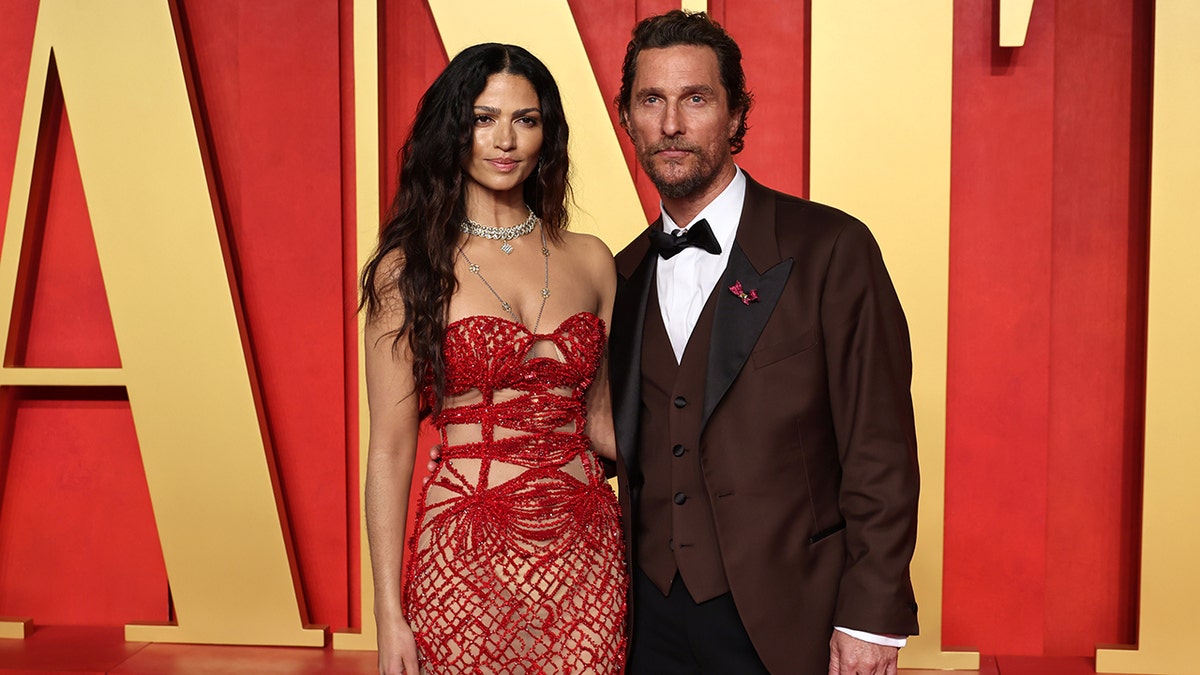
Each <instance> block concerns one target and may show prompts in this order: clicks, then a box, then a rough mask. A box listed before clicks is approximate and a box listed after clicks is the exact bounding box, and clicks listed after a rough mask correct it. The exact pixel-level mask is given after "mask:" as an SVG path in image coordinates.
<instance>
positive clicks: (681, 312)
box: [656, 169, 746, 364]
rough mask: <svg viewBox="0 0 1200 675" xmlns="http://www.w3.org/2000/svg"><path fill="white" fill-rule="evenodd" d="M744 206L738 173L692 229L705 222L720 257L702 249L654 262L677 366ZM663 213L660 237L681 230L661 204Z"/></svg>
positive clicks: (742, 183)
mask: <svg viewBox="0 0 1200 675" xmlns="http://www.w3.org/2000/svg"><path fill="white" fill-rule="evenodd" d="M745 201H746V175H745V174H743V173H742V170H741V169H738V170H737V173H736V174H735V175H734V177H733V180H732V181H730V183H729V185H727V186H725V189H724V190H723V191H722V192H721V194H719V195H717V196H716V198H715V199H713V200H712V201H711V202H709V203H708V206H705V207H704V208H703V209H701V210H700V213H697V214H696V217H695V218H693V219H692V222H690V223H687V224H686V225H685V226H683V229H684V230H686V229H687V228H689V227H691V226H692V224H693V223H695V222H696V221H698V220H700V219H701V218H703V219H704V220H707V221H708V225H709V227H711V228H712V231H713V236H715V237H716V238H717V243H718V244H720V245H721V252H720V253H718V254H716V255H713V254H712V253H709V252H708V251H705V250H704V249H701V248H696V247H694V246H693V247H691V248H685V249H683V250H682V251H680V252H679V253H677V254H675V255H674V256H672V257H671V259H670V260H664V259H663V258H662V257H659V259H658V274H657V275H656V276H657V277H658V278H657V283H658V307H659V309H660V310H661V311H662V319H663V324H664V325H665V326H666V327H667V335H668V336H669V337H670V338H671V350H672V351H674V352H675V363H676V364H678V363H680V362H682V361H683V350H684V349H686V348H687V343H688V339H689V338H690V337H691V336H692V329H693V328H695V327H696V321H698V320H699V319H700V310H702V309H704V303H706V302H708V296H709V295H710V294H711V293H712V290H713V286H716V285H717V282H718V281H720V279H721V275H722V274H723V273H724V272H725V267H726V266H727V265H728V264H729V252H730V251H731V250H732V249H733V240H734V237H736V236H737V228H738V222H739V221H740V220H741V219H742V203H743V202H745ZM658 208H659V210H660V211H661V212H662V225H663V231H665V232H666V233H667V234H671V233H672V232H674V231H675V230H677V229H679V228H680V226H679V225H678V224H676V222H675V221H674V220H673V219H672V218H671V216H670V215H669V214H668V213H667V211H666V209H664V208H662V202H659V205H658Z"/></svg>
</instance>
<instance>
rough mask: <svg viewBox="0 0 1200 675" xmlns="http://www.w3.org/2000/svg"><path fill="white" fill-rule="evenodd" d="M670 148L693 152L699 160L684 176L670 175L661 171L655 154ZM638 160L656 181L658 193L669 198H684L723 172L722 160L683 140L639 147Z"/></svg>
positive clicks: (652, 180)
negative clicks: (682, 141) (649, 146)
mask: <svg viewBox="0 0 1200 675" xmlns="http://www.w3.org/2000/svg"><path fill="white" fill-rule="evenodd" d="M668 149H672V150H687V151H689V152H691V153H692V156H693V157H694V158H695V159H696V160H697V161H696V163H695V165H694V167H693V168H692V169H691V170H690V171H687V172H686V173H685V174H684V175H682V176H669V175H667V174H666V173H665V172H663V171H660V170H659V165H657V164H656V163H655V162H654V154H655V153H656V152H658V151H660V150H668ZM638 161H639V162H640V163H641V165H642V169H643V170H644V171H645V172H646V175H647V176H649V177H650V181H651V182H652V183H654V187H655V188H657V189H658V194H659V195H660V196H662V197H665V198H667V199H682V198H683V197H687V196H688V195H691V194H694V193H696V192H698V191H699V190H701V189H702V188H705V187H708V186H709V185H711V184H712V183H713V181H715V180H716V179H717V176H719V175H720V174H721V168H722V167H721V164H720V162H714V161H713V158H712V157H711V156H710V155H708V154H707V153H706V152H705V151H704V150H703V149H701V148H700V147H698V146H694V145H690V144H688V143H681V142H669V141H668V142H664V143H660V144H658V145H656V146H654V147H652V148H647V149H645V150H642V149H640V148H639V150H638ZM676 166H677V167H678V166H680V165H676Z"/></svg>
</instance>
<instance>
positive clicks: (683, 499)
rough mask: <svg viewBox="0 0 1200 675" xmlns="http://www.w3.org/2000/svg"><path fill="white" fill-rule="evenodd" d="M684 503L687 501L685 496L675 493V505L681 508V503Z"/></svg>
mask: <svg viewBox="0 0 1200 675" xmlns="http://www.w3.org/2000/svg"><path fill="white" fill-rule="evenodd" d="M686 501H687V495H685V494H683V493H682V492H676V493H675V503H676V504H678V505H679V506H683V503H684V502H686Z"/></svg>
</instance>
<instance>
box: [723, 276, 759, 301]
mask: <svg viewBox="0 0 1200 675" xmlns="http://www.w3.org/2000/svg"><path fill="white" fill-rule="evenodd" d="M729 292H730V293H733V294H734V295H736V296H738V297H739V298H741V299H742V304H743V305H749V304H750V303H752V302H758V291H756V290H754V289H753V288H752V289H750V290H748V291H746V290H742V282H740V281H735V282H733V285H732V286H730V287H729Z"/></svg>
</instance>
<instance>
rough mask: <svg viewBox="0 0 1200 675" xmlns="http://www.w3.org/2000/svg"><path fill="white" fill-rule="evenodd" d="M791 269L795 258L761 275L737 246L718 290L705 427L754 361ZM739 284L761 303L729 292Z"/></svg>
mask: <svg viewBox="0 0 1200 675" xmlns="http://www.w3.org/2000/svg"><path fill="white" fill-rule="evenodd" d="M791 270H792V259H791V258H788V259H786V260H783V261H781V262H780V263H779V264H777V265H775V266H774V267H772V268H771V269H769V270H767V271H766V273H765V274H762V275H759V273H758V272H757V271H756V270H755V269H754V265H752V264H750V259H749V258H747V257H746V254H745V253H744V252H743V251H742V248H741V246H739V245H738V244H736V243H735V244H734V246H733V250H732V251H730V252H729V265H728V266H726V267H725V274H723V275H722V276H721V281H720V283H719V285H718V286H717V288H716V290H715V292H716V293H717V309H716V315H715V316H714V317H713V332H712V340H711V342H710V344H709V348H708V382H707V383H706V384H705V387H704V417H703V418H702V422H701V424H707V423H708V418H709V416H710V415H712V411H713V410H714V409H716V407H717V404H718V403H720V402H721V398H722V397H723V396H725V392H727V391H729V387H730V385H732V384H733V380H734V378H736V377H737V375H738V373H740V372H741V371H742V366H744V365H745V364H746V359H748V358H750V351H751V350H752V349H754V344H755V343H756V342H758V336H759V335H761V334H762V331H763V328H764V327H766V325H767V319H769V318H771V312H773V311H774V310H775V304H776V303H777V302H779V297H780V296H781V295H782V294H783V286H784V284H786V283H787V280H788V274H790V273H791ZM739 281H740V282H741V283H742V289H743V290H744V291H746V292H749V291H751V290H753V291H755V292H756V293H758V300H757V301H755V302H751V303H750V304H745V303H743V302H742V299H741V298H740V297H738V296H737V295H735V294H734V293H733V292H732V291H730V290H729V287H730V286H733V285H734V284H735V283H737V282H739Z"/></svg>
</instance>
